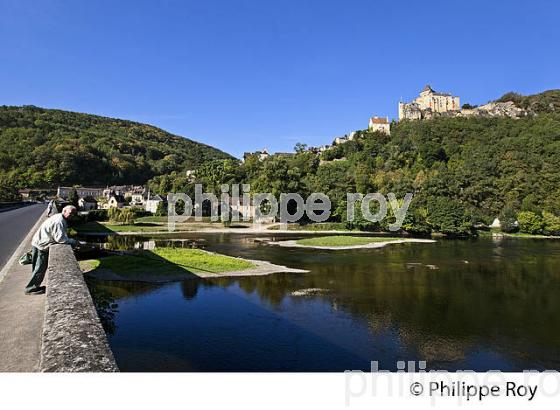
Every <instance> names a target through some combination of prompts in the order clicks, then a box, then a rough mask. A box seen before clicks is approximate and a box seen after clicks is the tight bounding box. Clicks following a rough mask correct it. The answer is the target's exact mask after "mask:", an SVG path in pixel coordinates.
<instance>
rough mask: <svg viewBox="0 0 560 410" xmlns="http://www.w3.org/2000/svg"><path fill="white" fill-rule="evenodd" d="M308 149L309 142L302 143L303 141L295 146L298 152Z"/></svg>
mask: <svg viewBox="0 0 560 410" xmlns="http://www.w3.org/2000/svg"><path fill="white" fill-rule="evenodd" d="M306 150H307V144H302V143H301V142H298V143H297V144H296V145H295V146H294V151H295V152H296V153H298V154H300V153H302V152H305V151H306Z"/></svg>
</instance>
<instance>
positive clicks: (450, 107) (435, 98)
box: [399, 85, 461, 121]
mask: <svg viewBox="0 0 560 410" xmlns="http://www.w3.org/2000/svg"><path fill="white" fill-rule="evenodd" d="M460 109H461V105H460V103H459V97H457V96H454V95H451V94H446V93H439V92H437V91H434V90H433V89H432V87H430V85H426V86H425V87H424V89H423V90H422V91H421V92H420V95H419V96H418V98H416V99H415V100H414V101H412V102H410V103H403V102H399V121H400V120H420V119H423V118H431V117H432V116H433V114H434V113H446V112H450V111H459V110H460Z"/></svg>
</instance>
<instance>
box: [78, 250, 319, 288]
mask: <svg viewBox="0 0 560 410" xmlns="http://www.w3.org/2000/svg"><path fill="white" fill-rule="evenodd" d="M80 267H81V269H82V271H83V272H84V273H85V274H86V275H88V276H90V277H93V278H95V279H100V280H108V281H131V282H150V283H164V282H173V281H180V280H186V279H193V278H205V279H206V278H223V277H240V276H264V275H270V274H273V273H279V272H285V273H306V272H308V271H306V270H303V269H294V268H289V267H287V266H282V265H275V264H272V263H270V262H266V261H261V260H253V259H243V258H234V257H231V256H226V255H221V254H219V253H215V252H209V251H205V250H202V249H182V248H181V249H165V248H163V249H155V250H153V251H142V252H135V253H123V254H122V255H113V256H107V257H104V258H99V259H90V260H85V261H81V262H80Z"/></svg>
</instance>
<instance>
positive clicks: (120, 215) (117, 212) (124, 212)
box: [108, 208, 134, 225]
mask: <svg viewBox="0 0 560 410" xmlns="http://www.w3.org/2000/svg"><path fill="white" fill-rule="evenodd" d="M108 215H109V222H112V223H119V224H124V225H130V224H133V223H134V211H132V209H130V208H121V209H119V208H109V211H108Z"/></svg>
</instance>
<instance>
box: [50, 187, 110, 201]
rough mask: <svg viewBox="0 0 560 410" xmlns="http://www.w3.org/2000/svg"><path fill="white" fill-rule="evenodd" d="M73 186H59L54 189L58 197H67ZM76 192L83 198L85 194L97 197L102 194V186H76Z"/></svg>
mask: <svg viewBox="0 0 560 410" xmlns="http://www.w3.org/2000/svg"><path fill="white" fill-rule="evenodd" d="M73 189H74V187H67V186H59V187H58V189H57V191H56V196H58V197H59V198H64V199H68V195H70V192H72V190H73ZM76 192H77V193H78V197H79V198H85V197H86V196H91V197H93V198H98V197H100V196H102V195H103V192H104V189H103V188H86V187H76Z"/></svg>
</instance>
